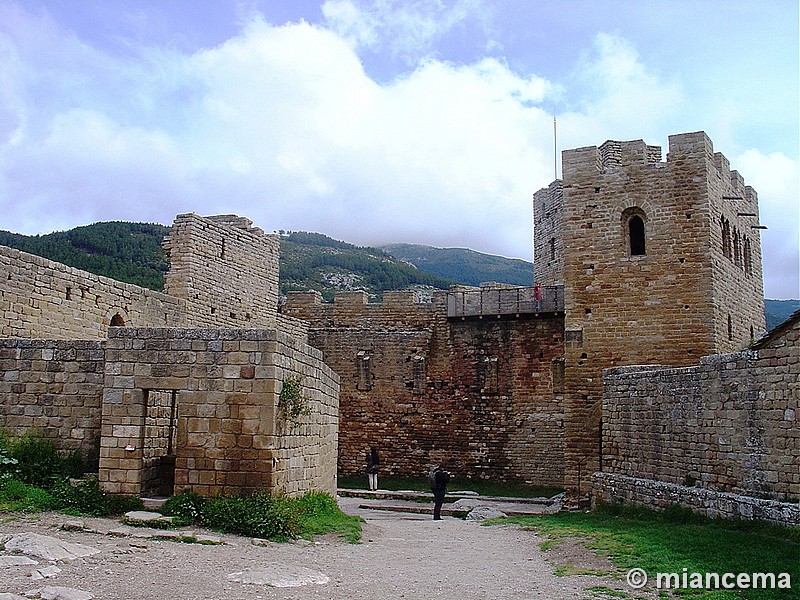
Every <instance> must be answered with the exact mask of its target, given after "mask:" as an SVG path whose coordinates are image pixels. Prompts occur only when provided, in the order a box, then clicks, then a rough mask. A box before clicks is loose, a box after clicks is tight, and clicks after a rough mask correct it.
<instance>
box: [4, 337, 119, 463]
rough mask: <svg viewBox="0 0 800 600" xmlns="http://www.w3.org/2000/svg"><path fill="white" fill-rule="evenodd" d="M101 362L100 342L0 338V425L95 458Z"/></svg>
mask: <svg viewBox="0 0 800 600" xmlns="http://www.w3.org/2000/svg"><path fill="white" fill-rule="evenodd" d="M103 367H104V359H103V347H102V344H101V342H99V341H68V340H30V339H0V429H5V430H9V431H11V432H13V433H15V434H16V435H23V434H25V433H30V432H35V433H36V434H37V435H41V436H44V437H47V438H50V439H52V440H54V441H56V443H57V444H58V446H59V447H60V448H62V449H64V450H81V451H82V452H84V453H85V454H86V456H87V457H88V459H89V462H90V463H92V462H96V460H97V455H98V448H99V445H100V406H101V401H102V397H103Z"/></svg>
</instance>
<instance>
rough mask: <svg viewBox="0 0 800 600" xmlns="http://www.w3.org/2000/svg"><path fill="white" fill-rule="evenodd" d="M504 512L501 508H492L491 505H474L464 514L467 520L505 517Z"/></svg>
mask: <svg viewBox="0 0 800 600" xmlns="http://www.w3.org/2000/svg"><path fill="white" fill-rule="evenodd" d="M506 516H508V515H506V513H504V512H503V511H502V510H498V509H496V508H492V507H491V506H476V507H475V508H473V509H472V510H471V511H469V513H468V514H467V516H466V519H467V521H485V520H486V519H498V518H501V517H506Z"/></svg>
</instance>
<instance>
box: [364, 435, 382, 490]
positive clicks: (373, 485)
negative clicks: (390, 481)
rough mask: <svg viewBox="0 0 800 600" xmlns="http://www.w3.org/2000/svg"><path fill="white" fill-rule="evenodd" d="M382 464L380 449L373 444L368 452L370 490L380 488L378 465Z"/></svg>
mask: <svg viewBox="0 0 800 600" xmlns="http://www.w3.org/2000/svg"><path fill="white" fill-rule="evenodd" d="M380 464H381V459H380V457H379V456H378V451H377V450H376V449H375V446H371V447H370V449H369V451H368V452H367V480H368V481H367V483H368V484H369V489H370V491H373V492H374V491H375V490H377V489H378V465H380Z"/></svg>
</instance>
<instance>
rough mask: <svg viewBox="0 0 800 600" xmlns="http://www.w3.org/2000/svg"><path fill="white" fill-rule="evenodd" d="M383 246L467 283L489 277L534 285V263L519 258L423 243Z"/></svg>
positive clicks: (426, 268)
mask: <svg viewBox="0 0 800 600" xmlns="http://www.w3.org/2000/svg"><path fill="white" fill-rule="evenodd" d="M381 248H382V249H383V250H386V252H388V253H389V254H391V255H392V256H394V257H396V258H399V259H401V260H404V261H407V262H410V263H411V264H412V265H414V266H415V267H417V268H418V269H420V270H421V271H425V272H427V273H432V274H434V275H438V276H439V277H444V278H446V279H452V280H454V281H458V282H459V283H463V284H466V285H480V284H481V283H483V282H485V281H497V282H500V283H510V284H512V285H521V286H531V285H533V263H530V262H528V261H525V260H520V259H518V258H504V257H502V256H494V255H491V254H483V253H481V252H475V251H474V250H468V249H466V248H435V247H433V246H422V245H419V244H389V245H388V246H382V247H381Z"/></svg>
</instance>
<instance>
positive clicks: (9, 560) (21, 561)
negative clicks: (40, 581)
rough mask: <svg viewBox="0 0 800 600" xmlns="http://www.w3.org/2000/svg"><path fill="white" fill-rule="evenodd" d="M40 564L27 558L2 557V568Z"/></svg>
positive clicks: (0, 562)
mask: <svg viewBox="0 0 800 600" xmlns="http://www.w3.org/2000/svg"><path fill="white" fill-rule="evenodd" d="M38 564H39V563H38V562H36V561H35V560H33V559H32V558H28V557H27V556H0V567H27V566H30V565H38Z"/></svg>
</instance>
